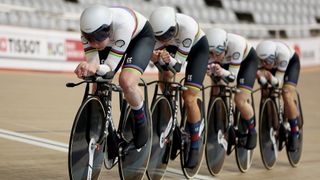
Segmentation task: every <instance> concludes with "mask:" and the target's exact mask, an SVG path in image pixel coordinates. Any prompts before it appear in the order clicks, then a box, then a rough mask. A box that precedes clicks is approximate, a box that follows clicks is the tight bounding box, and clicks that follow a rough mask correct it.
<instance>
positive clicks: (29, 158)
mask: <svg viewBox="0 0 320 180" xmlns="http://www.w3.org/2000/svg"><path fill="white" fill-rule="evenodd" d="M155 77H156V76H151V75H146V76H145V77H144V79H145V80H146V81H150V80H152V79H154V78H155ZM319 79H320V69H319V68H313V69H308V70H304V71H303V72H302V73H301V77H300V80H299V85H298V90H299V92H300V95H301V97H302V106H303V111H304V120H305V126H304V149H303V157H302V161H301V164H300V165H299V167H297V168H292V167H291V166H290V164H289V162H288V160H287V157H286V153H285V151H284V150H283V151H282V152H280V153H279V159H278V161H277V164H276V166H275V168H274V169H272V170H266V169H265V168H264V166H263V164H262V161H261V158H260V152H259V149H258V148H257V149H256V150H255V152H254V158H253V164H252V167H251V169H250V170H249V172H247V173H245V174H243V173H240V172H239V170H238V169H237V165H236V162H235V158H234V153H232V154H231V155H230V156H228V157H226V161H225V165H224V169H223V171H222V172H221V174H220V175H219V176H218V177H212V176H211V175H210V174H209V172H208V170H207V167H206V164H205V160H204V161H203V166H202V168H201V170H200V173H199V176H198V177H197V179H237V180H241V179H308V180H311V179H319V176H320V170H319V168H320V143H319V137H320V132H319V129H320V122H319V121H320V84H319ZM77 81H78V79H76V78H75V76H74V75H73V74H55V73H39V72H38V73H36V72H16V71H0V82H1V84H2V85H1V88H0V130H1V131H0V179H1V180H2V179H3V180H20V179H32V180H48V179H54V180H65V179H69V178H68V166H67V159H68V157H67V144H68V141H69V133H70V130H71V127H72V123H73V119H74V116H75V114H76V112H77V109H78V107H79V105H80V102H81V98H82V93H83V90H84V86H81V87H77V88H72V89H68V88H66V87H65V83H66V82H77ZM206 82H207V80H206ZM206 84H208V83H206ZM150 92H151V93H152V92H153V91H150ZM255 97H256V98H255V100H256V104H258V100H259V98H258V95H256V96H255ZM256 109H257V108H256ZM115 114H117V113H116V112H115ZM115 117H117V115H115ZM115 119H116V118H115ZM1 132H2V133H1ZM3 132H6V133H3ZM14 133H19V134H18V135H17V134H14ZM3 134H6V135H3ZM20 135H21V137H17V136H20ZM26 135H28V136H26ZM29 136H31V139H30V137H29ZM28 138H29V139H28ZM36 138H43V139H40V140H39V139H36ZM47 140H51V141H53V142H52V143H53V146H54V147H56V148H54V147H53V146H50V145H43V144H45V143H42V141H43V142H46V143H47ZM34 141H35V142H34ZM36 141H40V143H39V142H38V144H37V142H36ZM26 142H28V143H26ZM59 143H60V144H59ZM39 144H40V145H39ZM41 144H42V145H41ZM40 146H41V147H40ZM100 179H119V175H118V168H117V167H114V168H113V169H112V170H109V171H108V170H106V169H102V172H101V176H100ZM165 179H184V177H183V176H182V172H181V170H180V162H179V159H176V160H175V161H174V162H170V165H169V170H168V173H167V175H166V177H165Z"/></svg>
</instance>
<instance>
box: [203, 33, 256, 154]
mask: <svg viewBox="0 0 320 180" xmlns="http://www.w3.org/2000/svg"><path fill="white" fill-rule="evenodd" d="M207 37H208V41H209V51H210V52H209V53H210V55H209V57H210V60H209V64H208V70H207V74H208V75H211V73H214V74H215V76H218V77H221V76H224V77H227V78H231V79H234V81H235V83H236V85H237V88H238V90H239V91H238V92H236V94H235V96H234V100H235V104H236V107H237V109H238V110H239V111H240V119H241V120H242V121H243V122H245V124H246V125H247V127H248V133H247V142H246V145H245V148H247V149H254V148H255V147H256V144H257V132H256V129H255V118H254V111H253V107H252V105H251V104H250V102H249V99H250V97H251V91H252V88H253V85H254V82H255V74H256V71H257V67H258V60H257V56H256V52H255V50H254V48H253V47H252V46H251V45H250V44H249V43H248V41H247V40H246V39H245V38H244V37H242V36H239V35H236V34H232V33H227V32H226V31H225V30H224V29H221V28H210V29H209V30H208V32H207ZM213 83H214V82H213ZM212 92H213V93H214V91H212Z"/></svg>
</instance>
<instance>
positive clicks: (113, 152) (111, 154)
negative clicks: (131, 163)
mask: <svg viewBox="0 0 320 180" xmlns="http://www.w3.org/2000/svg"><path fill="white" fill-rule="evenodd" d="M118 144H119V139H118V137H117V135H116V133H115V132H111V133H109V134H108V136H107V147H106V150H107V153H108V159H109V160H111V159H114V158H116V157H118V155H119V146H118Z"/></svg>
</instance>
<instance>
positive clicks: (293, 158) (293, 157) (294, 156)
mask: <svg viewBox="0 0 320 180" xmlns="http://www.w3.org/2000/svg"><path fill="white" fill-rule="evenodd" d="M294 101H295V104H296V106H297V110H298V113H299V116H298V126H299V146H298V149H297V150H296V151H294V152H292V151H289V150H288V149H289V148H288V147H286V151H287V156H288V160H289V162H290V164H291V166H292V167H297V166H298V165H299V163H300V159H301V155H302V147H303V114H302V109H301V104H300V98H299V94H298V92H297V95H296V97H295V100H294ZM287 145H288V143H287Z"/></svg>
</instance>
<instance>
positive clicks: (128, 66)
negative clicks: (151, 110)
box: [119, 22, 155, 148]
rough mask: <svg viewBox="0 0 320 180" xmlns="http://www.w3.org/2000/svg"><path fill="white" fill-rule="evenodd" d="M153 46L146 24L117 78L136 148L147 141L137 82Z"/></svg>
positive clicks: (141, 98) (152, 38)
mask: <svg viewBox="0 0 320 180" xmlns="http://www.w3.org/2000/svg"><path fill="white" fill-rule="evenodd" d="M154 45H155V39H154V36H153V32H152V28H151V26H150V24H149V23H148V22H147V23H146V25H145V27H144V29H143V30H142V32H140V33H139V35H138V36H137V37H135V38H134V39H133V40H132V41H131V42H130V45H129V47H128V48H127V51H126V59H125V60H124V65H123V67H122V71H121V73H120V77H119V84H120V86H121V88H122V89H123V94H124V96H125V98H126V101H127V102H128V103H129V105H130V106H131V108H132V110H133V114H134V117H135V138H134V144H135V146H136V148H140V147H142V146H143V145H144V144H145V143H146V142H147V140H148V130H147V125H146V124H147V122H146V121H147V119H146V114H145V110H144V103H143V96H142V92H141V90H140V88H139V87H138V82H139V79H140V77H141V75H142V73H143V72H144V70H145V69H146V67H147V65H148V64H149V61H150V58H151V55H152V51H153V48H154Z"/></svg>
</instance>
